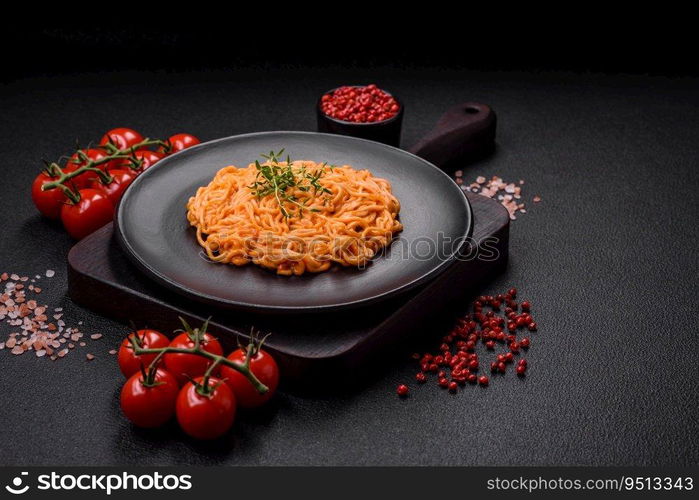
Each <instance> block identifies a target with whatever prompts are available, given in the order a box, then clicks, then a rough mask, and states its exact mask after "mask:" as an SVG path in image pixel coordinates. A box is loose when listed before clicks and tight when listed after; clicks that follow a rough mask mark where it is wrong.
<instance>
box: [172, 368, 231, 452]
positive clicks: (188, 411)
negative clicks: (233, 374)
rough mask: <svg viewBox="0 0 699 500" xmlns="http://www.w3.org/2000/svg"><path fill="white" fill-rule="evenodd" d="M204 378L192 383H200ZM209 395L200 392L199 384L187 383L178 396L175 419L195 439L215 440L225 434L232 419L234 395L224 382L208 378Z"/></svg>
mask: <svg viewBox="0 0 699 500" xmlns="http://www.w3.org/2000/svg"><path fill="white" fill-rule="evenodd" d="M203 380H204V377H198V378H196V379H195V380H194V382H195V383H196V384H198V385H200V384H202V383H203ZM207 390H208V392H209V394H206V395H203V394H202V392H203V391H202V390H201V386H200V387H199V388H198V387H197V385H195V384H193V383H192V382H187V383H186V384H185V385H184V387H182V389H181V390H180V394H179V395H178V396H177V405H176V410H175V411H176V414H177V422H179V424H180V427H181V428H182V430H183V431H184V432H186V433H187V434H189V435H190V436H192V437H193V438H196V439H214V438H217V437H219V436H222V435H223V434H225V433H226V432H227V431H228V429H230V428H231V426H232V425H233V421H234V420H235V409H236V402H235V395H234V394H233V391H231V390H230V388H229V387H228V386H227V385H226V384H225V383H224V382H223V380H220V379H218V378H215V377H210V378H209V383H208V389H207Z"/></svg>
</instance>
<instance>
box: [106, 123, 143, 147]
mask: <svg viewBox="0 0 699 500" xmlns="http://www.w3.org/2000/svg"><path fill="white" fill-rule="evenodd" d="M110 139H111V142H112V144H114V145H115V146H116V147H117V148H119V149H127V148H130V147H131V146H134V145H136V144H138V143H139V142H143V140H144V138H143V136H142V135H141V134H139V133H138V132H136V131H135V130H133V129H130V128H126V127H120V128H114V129H112V130H110V131H109V132H107V133H106V134H104V136H103V137H102V140H100V144H101V145H104V144H108V143H109V142H110Z"/></svg>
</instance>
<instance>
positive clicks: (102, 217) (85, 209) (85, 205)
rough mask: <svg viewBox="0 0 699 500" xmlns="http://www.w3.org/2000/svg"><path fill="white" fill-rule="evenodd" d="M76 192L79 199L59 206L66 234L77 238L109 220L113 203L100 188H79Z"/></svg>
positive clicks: (112, 210) (112, 212)
mask: <svg viewBox="0 0 699 500" xmlns="http://www.w3.org/2000/svg"><path fill="white" fill-rule="evenodd" d="M78 194H79V196H80V201H78V202H77V203H74V204H73V203H70V204H66V205H63V207H61V221H63V227H65V228H66V231H68V234H70V235H71V236H72V237H73V238H75V239H78V240H79V239H82V238H84V237H85V236H87V235H88V234H90V233H92V232H94V231H96V230H97V229H99V228H101V227H102V226H104V225H105V224H107V223H108V222H109V221H111V220H112V217H113V216H114V205H112V202H111V201H109V198H107V195H106V194H105V193H104V191H101V190H100V191H98V190H97V189H89V188H88V189H81V190H80V191H78Z"/></svg>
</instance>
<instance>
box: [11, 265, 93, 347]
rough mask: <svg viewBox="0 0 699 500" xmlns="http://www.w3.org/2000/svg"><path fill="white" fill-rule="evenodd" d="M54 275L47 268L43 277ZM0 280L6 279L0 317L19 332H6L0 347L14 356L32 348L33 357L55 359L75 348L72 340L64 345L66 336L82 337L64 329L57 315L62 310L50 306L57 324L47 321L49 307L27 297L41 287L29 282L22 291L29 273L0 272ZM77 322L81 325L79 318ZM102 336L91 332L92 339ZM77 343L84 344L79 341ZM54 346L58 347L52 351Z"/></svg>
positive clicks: (61, 315)
mask: <svg viewBox="0 0 699 500" xmlns="http://www.w3.org/2000/svg"><path fill="white" fill-rule="evenodd" d="M54 275H55V272H54V271H52V270H50V269H49V270H47V271H46V276H48V277H52V276H54ZM36 278H37V279H39V278H40V276H39V275H37V276H36ZM0 280H1V281H5V282H6V283H5V285H4V292H3V291H2V290H0V320H5V323H7V324H8V325H10V326H11V327H17V328H19V329H20V330H21V333H20V332H17V331H14V332H11V333H9V334H7V338H6V339H3V341H2V342H0V350H5V349H6V350H8V351H9V352H10V353H11V354H13V355H20V354H24V353H25V352H28V351H33V352H34V354H35V355H36V357H40V358H41V357H46V358H49V359H51V360H56V359H58V358H63V357H64V356H66V354H67V353H68V352H69V348H73V347H75V344H73V343H72V342H71V343H69V347H68V348H65V347H64V346H65V344H66V343H67V341H68V338H71V340H72V338H74V339H75V341H77V340H79V339H81V338H82V337H83V336H84V334H83V333H82V332H80V331H78V329H77V328H67V329H66V331H65V332H63V329H64V326H65V321H63V319H61V318H62V317H63V314H60V313H61V312H62V311H63V308H62V307H56V308H54V309H53V311H54V312H56V313H59V314H53V315H52V316H53V318H52V319H54V320H56V323H47V322H48V321H49V320H48V317H47V314H46V313H47V311H48V310H49V306H47V305H39V304H38V303H37V301H36V300H35V299H34V298H31V297H28V296H27V293H32V292H33V293H34V294H38V293H40V292H41V288H39V287H36V286H33V285H28V286H27V288H26V290H25V285H23V284H22V282H26V281H28V280H29V277H28V276H20V275H19V274H16V273H12V274H10V273H6V272H4V273H1V274H0ZM32 281H33V280H32ZM56 324H57V325H58V326H56ZM79 324H80V325H81V324H82V321H80V322H79ZM59 337H60V338H59ZM101 337H102V334H101V333H97V334H92V335H90V338H91V339H93V340H96V339H99V338H101ZM80 345H81V346H85V345H87V344H86V343H85V342H80ZM54 349H61V350H60V351H58V352H55V351H54Z"/></svg>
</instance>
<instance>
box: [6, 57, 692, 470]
mask: <svg viewBox="0 0 699 500" xmlns="http://www.w3.org/2000/svg"><path fill="white" fill-rule="evenodd" d="M370 81H375V82H377V83H378V84H380V85H381V86H383V87H385V88H387V89H389V90H391V91H393V92H395V93H396V94H398V95H399V96H400V97H401V98H402V99H403V101H404V102H405V104H406V111H407V114H406V118H405V125H404V145H405V146H409V145H410V144H412V143H413V142H415V141H416V140H417V138H418V137H419V136H420V135H421V134H424V133H425V132H426V131H427V130H428V129H429V128H430V126H431V125H432V123H434V122H435V121H436V119H437V118H438V117H439V115H440V113H441V112H442V111H444V110H445V109H446V108H448V107H449V106H451V105H453V104H456V103H458V102H461V101H466V100H474V101H480V102H484V103H487V104H490V105H491V106H492V107H493V108H494V109H495V110H496V112H497V113H498V118H499V129H498V140H497V142H498V148H497V151H496V153H495V154H494V155H493V156H492V157H490V158H488V159H486V160H483V161H480V162H479V163H477V164H475V165H472V166H469V167H467V168H466V173H465V176H466V177H467V178H475V177H476V176H478V175H485V176H491V175H499V176H502V177H503V178H504V179H506V180H513V181H515V180H518V179H520V178H522V179H525V181H526V184H525V186H524V193H525V201H527V205H528V206H527V208H528V213H527V214H524V215H521V216H520V217H519V218H518V220H516V221H514V222H513V224H512V228H511V242H510V245H511V247H510V255H511V259H510V264H509V268H508V270H507V272H506V273H505V274H504V275H501V276H499V277H497V278H496V279H494V280H493V282H492V283H491V284H490V285H488V286H486V287H484V288H483V289H482V292H483V293H498V292H500V291H503V290H506V289H507V288H509V287H511V286H516V287H517V288H518V289H519V290H520V296H521V297H523V298H528V299H530V300H531V301H532V303H533V311H534V314H535V317H536V319H537V321H538V323H539V332H538V333H536V334H534V335H532V337H533V343H532V348H531V349H530V352H529V353H528V359H529V361H530V371H529V373H528V375H527V377H526V379H525V380H520V379H517V378H516V377H515V376H514V375H513V374H511V373H510V374H508V375H507V376H506V377H505V378H497V379H496V380H494V381H493V383H492V384H491V386H490V387H489V388H487V389H481V388H478V387H476V388H474V387H470V386H467V387H465V388H464V389H463V390H461V391H460V392H459V394H457V395H454V396H451V395H448V394H447V393H445V392H443V391H442V390H441V389H439V388H438V387H437V386H436V384H432V383H430V384H428V385H426V386H423V387H420V388H419V389H416V390H414V391H413V393H412V396H411V397H410V398H409V399H407V400H404V401H403V400H399V399H398V398H397V397H396V396H395V387H396V385H397V384H398V383H401V382H404V381H412V377H413V374H414V373H415V366H414V364H413V362H412V361H411V360H406V359H404V358H403V356H400V357H398V358H397V359H388V360H387V365H388V369H387V370H386V372H384V373H378V374H377V375H376V376H375V377H374V378H373V380H372V381H371V382H370V383H369V384H368V385H367V386H365V387H362V388H361V389H360V390H357V391H355V392H353V393H351V394H345V393H343V394H330V395H328V396H325V397H310V396H294V395H290V394H280V395H279V397H277V398H276V401H275V403H274V404H273V405H272V406H271V407H270V408H268V409H267V410H265V411H264V412H262V413H261V414H258V415H241V416H240V418H239V419H238V421H237V423H236V425H235V428H234V430H233V431H232V433H231V434H230V436H229V437H228V438H226V439H224V440H221V441H219V442H217V443H210V444H201V443H197V442H194V441H192V440H190V439H187V438H186V437H184V436H182V435H181V433H180V432H179V431H177V430H176V428H175V426H172V427H169V428H167V429H164V430H161V431H157V432H144V431H139V430H135V429H133V428H132V427H131V426H130V425H129V424H128V422H126V421H125V420H124V418H123V417H122V416H121V414H120V412H119V409H118V391H119V388H120V385H121V383H122V378H121V375H120V374H119V372H118V369H117V366H116V361H115V359H114V357H111V356H109V355H108V354H107V351H108V350H109V349H111V348H114V347H116V346H117V345H118V342H119V340H120V338H121V337H122V335H123V333H124V331H125V329H124V327H123V326H122V325H118V324H116V323H113V322H111V321H108V320H105V319H103V318H100V317H98V316H96V315H93V314H91V313H90V312H89V311H87V310H83V309H81V308H80V307H78V306H75V305H73V304H71V302H70V300H69V299H68V298H67V297H66V296H65V293H66V270H65V256H66V253H67V251H68V249H69V248H70V246H71V243H72V242H71V241H70V239H69V238H68V237H67V236H66V235H65V234H64V232H63V231H62V230H61V229H60V228H59V227H56V226H53V225H51V224H49V223H47V222H45V221H44V220H42V219H40V218H39V216H38V215H37V214H36V211H35V209H34V207H33V205H32V203H31V200H30V197H29V192H28V191H29V185H30V182H31V180H32V179H33V178H34V176H35V175H36V172H37V171H38V169H39V167H40V159H41V158H42V157H45V158H49V159H54V158H57V157H58V156H60V155H61V154H64V153H68V152H69V150H70V148H71V145H72V144H73V143H74V141H75V139H76V138H79V139H80V140H81V141H82V142H83V143H84V142H87V141H90V140H97V139H98V138H99V136H100V135H101V134H102V133H103V132H104V131H105V130H107V129H109V128H112V127H114V126H130V127H133V128H136V129H138V130H141V131H142V132H143V133H144V134H147V135H151V136H167V135H169V134H172V133H176V132H180V131H187V132H191V133H194V134H196V135H198V136H200V137H201V138H202V139H204V140H208V139H214V138H217V137H222V136H226V135H233V134H238V133H244V132H252V131H259V130H284V129H290V130H294V129H298V130H314V128H315V118H314V114H313V104H314V103H315V100H316V99H317V97H318V95H319V93H321V92H322V91H324V90H325V89H327V88H331V87H334V86H336V85H337V84H341V83H355V82H370ZM698 84H699V81H698V80H696V79H689V78H684V79H671V78H664V77H643V76H623V75H617V76H602V75H594V74H593V75H591V74H587V75H581V74H572V73H552V72H544V73H538V74H528V73H511V72H509V73H508V72H472V73H467V72H451V71H446V70H434V69H432V70H429V71H418V70H408V69H403V70H400V69H393V70H391V71H382V70H372V71H369V70H360V69H355V70H342V69H339V68H334V69H333V68H326V69H319V68H316V69H312V70H304V69H301V68H286V69H283V70H272V69H257V70H254V69H248V70H245V71H237V72H236V71H208V72H195V73H191V72H190V73H176V72H169V73H168V72H120V73H101V74H75V75H63V76H60V77H53V78H48V77H40V76H35V77H31V78H24V79H22V78H19V79H14V81H12V82H10V83H6V84H5V85H3V86H2V87H0V109H2V113H0V130H1V131H2V135H1V136H0V214H2V221H3V226H2V231H1V232H0V235H1V236H0V272H1V271H10V272H17V273H19V274H29V275H34V274H36V273H43V272H44V271H45V270H46V269H55V270H56V271H57V275H56V277H55V278H53V280H52V281H51V282H50V285H46V284H45V286H44V293H43V294H42V297H43V298H44V299H46V300H47V301H48V302H49V304H51V305H52V306H54V307H55V306H59V305H60V306H63V307H65V309H66V317H67V318H69V322H70V321H73V322H76V321H78V320H83V321H84V323H85V330H86V331H88V332H92V331H99V332H102V333H104V334H105V338H103V339H101V340H100V341H98V342H96V343H94V347H91V352H93V353H94V354H95V355H96V356H97V358H96V359H95V360H94V361H92V362H86V361H85V359H84V357H83V355H82V354H78V353H73V354H71V355H70V356H68V357H66V358H65V359H64V360H62V361H60V362H55V363H52V362H50V361H49V360H47V359H37V358H35V357H33V356H29V355H24V356H12V355H10V354H9V353H8V352H7V351H0V421H2V425H1V426H0V429H1V430H0V443H2V444H1V445H0V464H12V465H24V464H27V465H28V464H47V465H48V464H51V465H56V464H61V465H63V464H66V465H68V464H317V465H325V464H370V465H373V464H467V465H504V464H518V465H519V464H521V465H553V464H555V465H573V464H582V465H584V464H595V465H611V464H614V465H636V464H684V465H687V464H694V465H696V464H697V463H699V418H698V417H699V416H698V414H697V408H698V406H699V397H698V396H697V385H698V383H699V370H697V363H698V362H699V355H698V353H697V326H698V325H697V315H696V303H697V298H696V296H697V286H696V283H697V277H698V276H697V274H698V273H697V253H696V244H697V236H698V234H697V233H698V231H697V224H696V217H697V215H698V210H697V209H698V206H697V201H698V198H697V194H696V189H697V187H698V183H697V180H698V179H697V170H696V163H697V159H698V154H699V141H697V137H699V115H698V114H697V111H696V110H697V109H698V106H699V92H698V91H697V88H698ZM535 194H538V195H540V196H541V197H542V198H543V201H542V202H541V203H540V204H533V203H531V198H532V197H533V196H534V195H535ZM43 281H46V279H44V280H43ZM329 327H331V326H329ZM0 331H2V332H4V333H7V332H8V331H10V330H9V326H8V325H5V324H2V325H0ZM442 333H443V332H441V331H429V332H425V337H432V338H435V339H437V338H439V337H440V336H441V334H442ZM404 349H406V350H410V349H411V346H404ZM83 352H84V351H83ZM413 385H414V384H413Z"/></svg>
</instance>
